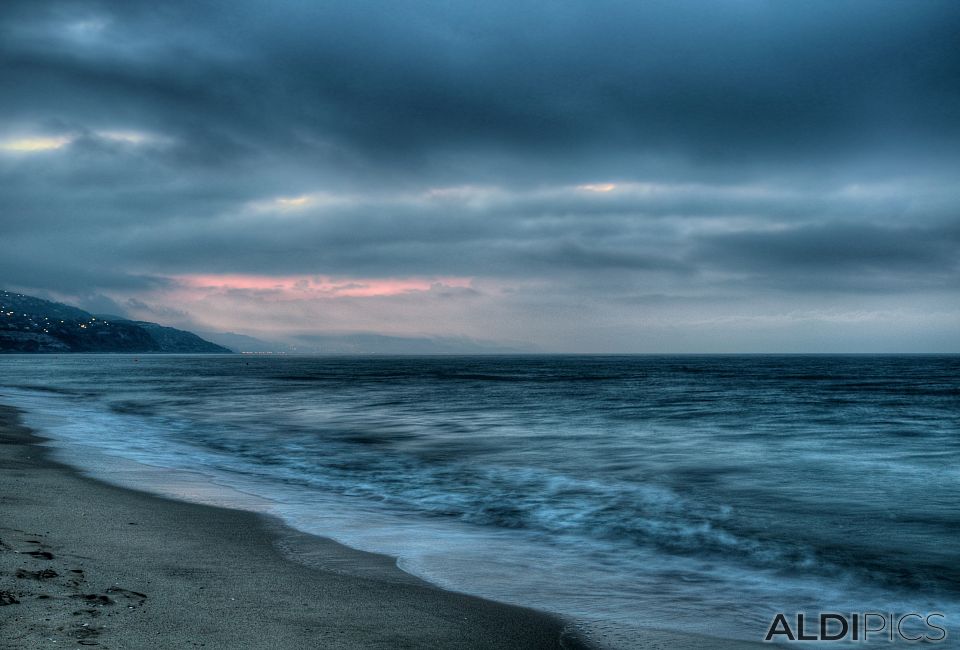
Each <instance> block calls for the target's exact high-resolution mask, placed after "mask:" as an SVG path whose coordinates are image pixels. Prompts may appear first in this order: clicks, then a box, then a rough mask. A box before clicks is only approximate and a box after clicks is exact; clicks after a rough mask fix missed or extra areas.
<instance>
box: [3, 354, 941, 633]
mask: <svg viewBox="0 0 960 650" xmlns="http://www.w3.org/2000/svg"><path fill="white" fill-rule="evenodd" d="M0 373H2V374H0V377H2V379H0V400H4V401H7V402H13V403H17V404H20V405H22V406H24V407H26V408H27V409H29V410H30V411H32V412H33V413H34V414H35V416H36V418H37V419H36V421H35V424H37V426H41V427H43V428H44V429H46V430H48V432H49V433H51V434H52V435H54V436H55V437H57V438H58V439H59V440H60V444H62V445H66V446H68V447H69V446H71V445H73V446H92V447H95V448H97V449H100V450H102V451H105V452H106V453H109V454H113V455H119V456H123V457H125V458H129V459H132V460H137V461H139V462H142V463H147V464H150V465H155V466H161V467H169V468H176V469H191V470H195V471H198V472H201V473H203V474H204V475H206V476H209V477H211V478H212V479H213V480H215V481H216V482H218V483H220V484H222V485H230V486H233V487H235V488H238V489H242V490H244V491H245V492H248V493H253V494H258V495H260V496H263V497H266V498H268V499H270V500H271V502H272V503H274V504H275V506H274V508H273V510H274V511H275V512H276V513H278V514H280V515H281V516H283V517H285V518H286V519H287V521H289V522H290V523H292V524H293V525H295V526H298V527H300V528H303V529H305V530H309V531H311V532H315V533H318V534H325V535H330V536H333V537H335V538H337V539H341V540H343V541H345V542H347V543H350V544H352V545H355V546H358V547H361V548H368V549H370V550H379V551H385V552H389V553H392V554H394V555H397V556H399V557H400V561H401V566H403V567H404V568H406V569H408V570H410V571H412V572H414V573H418V574H420V575H423V576H426V577H428V578H430V579H432V580H434V581H436V582H438V583H440V584H442V585H444V586H448V587H452V588H456V589H459V590H462V591H468V592H473V593H478V594H481V595H486V596H490V597H495V598H499V599H501V600H507V601H510V602H519V603H524V604H529V605H535V606H539V607H544V608H547V609H552V610H554V611H559V612H563V613H567V614H570V615H573V616H575V617H577V618H578V619H580V620H583V621H588V622H589V621H593V622H594V625H595V628H596V629H603V630H606V631H609V633H610V634H611V638H613V635H615V634H619V635H620V637H619V638H629V635H630V633H631V632H630V630H631V629H632V628H633V626H653V627H661V628H668V629H683V630H692V631H700V632H710V633H720V634H722V635H725V636H729V637H734V638H744V639H759V638H760V637H761V636H762V634H763V633H764V632H765V631H766V627H767V625H768V624H769V621H770V619H771V617H772V614H773V613H774V612H777V611H786V612H791V613H792V612H797V611H811V612H818V611H847V612H853V611H883V612H887V611H890V612H906V611H920V612H926V611H941V612H945V613H946V615H947V618H948V622H949V619H950V616H951V614H952V616H953V623H954V624H956V623H957V621H958V618H960V610H958V608H957V603H958V602H960V357H957V356H703V357H699V356H669V357H657V356H640V357H548V356H544V357H472V358H469V357H434V358H402V357H400V358H379V357H367V358H323V357H297V358H294V357H289V358H288V357H280V358H277V357H249V356H235V357H139V358H138V359H135V358H134V357H116V356H89V357H83V356H67V357H6V358H0ZM718 612H722V615H718ZM941 647H942V646H941Z"/></svg>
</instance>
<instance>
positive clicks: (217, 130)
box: [0, 0, 960, 353]
mask: <svg viewBox="0 0 960 650" xmlns="http://www.w3.org/2000/svg"><path fill="white" fill-rule="evenodd" d="M958 33H960V3H958V2H955V1H954V0H946V1H943V2H938V1H935V0H917V1H916V2H901V1H893V0H891V1H885V0H870V1H868V2H857V1H853V0H851V1H843V2H837V1H836V0H829V1H816V0H814V1H803V2H801V1H799V0H796V1H791V0H769V1H760V0H729V1H727V2H707V1H699V2H691V1H684V0H669V1H662V2H658V1H646V2H636V1H630V2H614V1H608V0H589V1H587V0H585V1H572V0H552V1H550V2H547V1H545V0H540V1H530V0H510V1H508V2H503V1H500V0H487V1H485V2H465V1H463V2H460V1H456V0H448V1H445V2H435V1H431V0H418V1H416V2H409V1H406V0H389V1H387V0H381V1H377V2H373V1H369V0H345V1H340V0H329V1H324V2H315V1H312V0H311V1H307V0H302V1H301V0H272V1H271V2H262V1H258V2H253V1H250V0H229V1H211V0H189V1H180V0H169V1H166V2H162V3H161V2H155V1H154V0H150V1H149V2H144V1H140V0H123V1H117V2H109V1H90V0H71V1H70V2H56V1H46V0H28V1H20V0H4V1H3V2H2V3H0V287H3V288H6V289H11V290H18V291H22V292H26V293H31V294H33V295H38V296H44V297H50V298H54V299H58V300H62V301H65V302H69V303H71V304H76V305H79V306H81V307H84V308H87V309H90V310H93V311H95V312H97V313H106V314H118V315H121V316H127V317H131V318H138V319H144V320H151V321H155V322H160V323H163V324H167V325H173V326H179V327H186V328H189V329H197V330H202V331H230V332H238V333H242V334H247V335H252V336H256V337H260V338H265V339H267V340H276V341H288V342H289V341H296V340H303V339H304V338H305V337H311V336H318V335H327V334H337V333H339V334H342V333H377V334H384V335H390V336H400V337H428V338H429V337H443V338H447V339H460V340H464V341H467V340H469V341H476V342H482V343H484V344H487V343H489V344H491V345H503V346H509V347H510V348H511V349H518V350H529V351H541V352H599V353H607V352H918V351H921V352H938V351H940V352H960V39H958V38H957V34H958Z"/></svg>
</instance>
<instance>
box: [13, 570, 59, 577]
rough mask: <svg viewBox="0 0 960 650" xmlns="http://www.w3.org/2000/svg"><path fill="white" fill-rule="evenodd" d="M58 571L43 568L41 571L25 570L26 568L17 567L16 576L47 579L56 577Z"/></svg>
mask: <svg viewBox="0 0 960 650" xmlns="http://www.w3.org/2000/svg"><path fill="white" fill-rule="evenodd" d="M58 575H60V574H59V573H57V572H56V571H54V570H53V569H43V570H42V571H27V570H26V569H17V577H18V578H29V579H31V580H49V579H50V578H56V577H57V576H58Z"/></svg>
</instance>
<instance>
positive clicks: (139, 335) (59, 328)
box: [0, 291, 231, 354]
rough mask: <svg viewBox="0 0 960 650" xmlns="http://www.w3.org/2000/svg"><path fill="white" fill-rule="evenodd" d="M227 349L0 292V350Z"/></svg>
mask: <svg viewBox="0 0 960 650" xmlns="http://www.w3.org/2000/svg"><path fill="white" fill-rule="evenodd" d="M69 352H129V353H139V354H146V353H158V354H163V353H201V354H218V353H229V352H231V350H229V349H227V348H225V347H222V346H220V345H217V344H215V343H211V342H210V341H205V340H204V339H202V338H200V337H199V336H197V335H196V334H193V333H191V332H186V331H184V330H178V329H175V328H173V327H164V326H162V325H157V324H156V323H147V322H143V321H131V320H125V319H120V320H116V319H114V318H110V319H105V318H98V317H96V316H94V315H93V314H91V313H89V312H86V311H84V310H82V309H77V308H76V307H70V306H69V305H63V304H60V303H58V302H51V301H49V300H42V299H40V298H34V297H33V296H25V295H23V294H19V293H12V292H9V291H0V353H69Z"/></svg>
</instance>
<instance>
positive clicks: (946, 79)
mask: <svg viewBox="0 0 960 650" xmlns="http://www.w3.org/2000/svg"><path fill="white" fill-rule="evenodd" d="M2 11H4V13H5V16H4V18H3V23H4V28H3V37H4V38H3V43H4V45H3V60H4V72H3V74H4V78H5V81H6V84H5V86H6V87H15V88H17V89H18V91H17V93H15V96H14V97H13V98H12V99H11V100H8V101H5V102H4V106H5V108H4V109H3V111H4V113H5V114H6V115H5V116H6V117H7V118H8V119H9V118H11V117H15V118H17V119H23V118H24V117H26V115H25V114H26V113H29V114H31V115H32V116H33V117H35V118H43V119H48V120H57V119H59V120H64V121H66V122H70V121H71V120H74V121H77V122H78V123H89V122H90V121H102V120H103V119H104V118H108V119H117V120H121V121H125V122H136V123H138V124H139V126H141V127H148V126H149V127H152V128H156V129H160V130H163V131H165V132H170V133H172V134H174V135H176V136H178V137H180V138H182V139H183V140H185V141H187V144H186V145H185V146H184V148H183V150H182V151H180V152H179V153H180V155H181V156H182V158H183V160H184V161H186V162H187V163H192V164H201V165H202V164H211V165H215V164H222V165H225V166H230V165H233V164H237V163H236V161H237V160H238V159H240V160H242V159H244V158H246V157H269V156H270V155H271V153H275V152H278V151H279V152H282V154H283V155H284V156H285V157H287V158H289V157H295V158H300V159H302V160H304V161H307V160H309V161H314V162H316V163H318V164H322V165H324V167H325V168H329V167H335V166H338V165H340V166H343V167H344V168H345V170H341V171H349V172H350V173H352V174H360V173H362V172H363V171H365V170H369V169H370V168H371V167H373V168H375V169H376V171H377V172H379V173H381V174H382V175H383V178H387V179H389V178H393V177H395V176H398V175H399V176H403V175H404V171H406V170H404V169H403V168H400V169H399V170H398V167H397V164H398V163H405V164H407V165H411V166H412V168H413V169H415V170H416V171H417V172H418V173H420V172H423V171H424V170H429V171H430V172H431V173H432V174H435V175H436V176H437V177H440V178H443V177H452V176H454V175H456V173H457V172H458V171H460V172H463V171H469V172H470V173H471V174H474V175H480V176H484V177H487V178H491V179H497V180H501V181H502V180H504V178H503V177H502V176H501V177H500V178H498V176H500V175H499V174H498V173H497V171H496V170H495V169H492V168H491V167H492V166H491V165H490V164H488V163H489V162H494V161H495V162H497V163H498V164H501V165H506V166H508V167H509V168H510V171H511V173H514V172H516V171H517V166H518V163H520V164H523V165H528V164H529V163H531V162H533V163H541V164H539V165H537V167H536V169H528V170H527V172H526V174H525V175H527V176H529V177H533V178H545V177H546V178H550V177H552V176H554V175H564V176H567V177H570V176H580V175H582V173H583V167H582V160H583V158H584V157H586V158H588V159H589V160H590V162H591V164H592V165H593V169H595V170H596V171H599V172H601V173H603V174H605V175H610V174H614V175H623V174H629V173H631V172H632V171H634V169H630V168H624V167H623V166H624V165H625V164H630V165H634V166H639V167H640V169H642V170H643V171H646V172H650V171H652V170H655V169H661V170H663V172H662V173H668V174H673V175H678V176H683V175H688V174H689V173H690V168H691V167H693V168H695V169H697V170H699V171H698V173H701V174H703V173H706V174H721V175H722V174H725V173H728V172H730V171H734V172H736V169H733V170H731V169H730V168H729V167H728V165H734V167H735V168H739V167H745V168H748V169H752V170H753V171H754V173H759V172H760V171H761V170H760V169H759V167H758V166H760V165H763V164H765V163H768V162H771V161H777V163H778V165H779V166H780V167H782V169H778V170H767V171H773V172H774V173H781V172H785V171H791V172H794V173H797V172H813V171H814V170H815V167H813V166H815V165H825V166H826V167H827V168H829V169H830V170H831V171H833V172H836V171H837V170H838V169H839V166H841V165H842V163H844V162H849V161H851V160H857V161H860V162H863V159H864V158H865V157H867V156H870V157H871V158H872V159H873V160H874V163H872V164H875V165H876V166H878V167H879V168H881V169H886V170H887V171H889V168H890V166H891V165H894V166H895V161H896V160H900V159H903V158H904V157H907V158H909V159H910V160H912V161H913V162H914V164H921V165H925V166H926V165H929V164H930V163H931V162H935V161H936V160H938V159H940V158H948V159H955V157H956V154H955V150H956V145H957V144H958V137H957V136H958V124H960V119H958V118H960V114H958V104H960V102H958V98H960V84H957V83H955V82H956V80H957V79H958V77H960V46H958V44H957V39H956V38H955V34H956V29H957V27H958V26H960V7H958V6H957V5H956V4H955V3H952V2H939V3H938V2H924V3H912V4H910V5H909V6H908V5H907V4H906V3H896V2H863V3H857V2H851V3H832V2H820V3H816V2H815V3H768V2H743V3H736V4H727V5H714V4H712V3H702V2H686V3H684V2H680V3H677V2H669V3H668V2H651V3H627V2H602V1H600V2H589V3H580V2H561V3H550V4H549V5H544V4H543V3H534V2H510V3H506V2H490V3H447V2H444V3H439V2H436V3H432V2H391V3H374V2H354V1H351V2H331V3H312V2H277V3H272V4H271V6H270V7H269V11H268V10H266V8H265V7H264V5H262V4H261V3H250V2H229V3H213V2H184V3H177V2H171V3H163V4H160V5H157V4H156V3H138V2H118V3H106V2H92V3H83V2H81V3H76V2H71V3H64V4H60V3H43V2H40V3H35V2H32V3H12V4H9V6H7V7H6V8H5V9H4V10H2ZM98 21H100V22H98ZM64 101H68V102H69V104H70V105H69V109H66V107H64ZM542 156H551V160H550V163H551V164H550V165H548V166H545V165H543V164H542V162H543V160H542V159H541V157H542ZM557 156H559V158H557ZM931 158H933V159H934V160H933V161H931ZM447 165H450V166H451V167H452V168H451V169H448V168H446V166H447ZM597 165H599V169H598V168H597ZM325 171H329V169H325ZM346 175H348V176H349V175H350V174H346ZM354 180H356V179H354Z"/></svg>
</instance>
